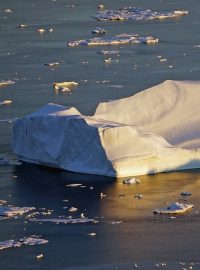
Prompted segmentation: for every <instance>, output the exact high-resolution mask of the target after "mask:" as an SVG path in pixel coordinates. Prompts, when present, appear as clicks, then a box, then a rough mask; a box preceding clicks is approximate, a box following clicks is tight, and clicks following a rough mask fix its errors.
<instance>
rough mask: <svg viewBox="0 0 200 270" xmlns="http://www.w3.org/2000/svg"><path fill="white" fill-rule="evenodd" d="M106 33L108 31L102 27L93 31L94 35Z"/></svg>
mask: <svg viewBox="0 0 200 270" xmlns="http://www.w3.org/2000/svg"><path fill="white" fill-rule="evenodd" d="M106 33H107V30H106V29H104V28H101V27H96V28H95V29H94V30H92V34H98V35H102V34H106Z"/></svg>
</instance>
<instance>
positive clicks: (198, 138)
mask: <svg viewBox="0 0 200 270" xmlns="http://www.w3.org/2000/svg"><path fill="white" fill-rule="evenodd" d="M199 105H200V81H170V80H168V81H165V82H163V83H161V84H159V85H156V86H154V87H151V88H149V89H146V90H144V91H141V92H139V93H137V94H135V95H133V96H131V97H128V98H123V99H119V100H114V101H110V102H104V103H100V104H99V106H98V107H97V109H96V112H95V114H94V115H93V116H84V115H82V114H81V113H80V112H79V111H78V110H76V109H75V108H73V107H71V108H68V107H64V106H61V105H56V104H47V105H45V106H44V107H42V108H40V109H39V110H38V111H36V112H34V113H33V114H31V115H28V116H26V117H24V118H22V119H18V120H16V121H15V123H14V126H13V141H12V148H13V151H14V153H16V154H17V155H18V156H19V158H20V160H22V161H27V162H31V163H36V164H43V165H47V166H52V167H56V168H61V169H64V170H68V171H73V172H79V173H87V174H95V175H104V176H111V177H127V176H134V175H135V176H136V175H144V174H153V173H158V172H168V171H175V170H184V169H194V168H200V150H199V149H200V125H199V123H200V116H199Z"/></svg>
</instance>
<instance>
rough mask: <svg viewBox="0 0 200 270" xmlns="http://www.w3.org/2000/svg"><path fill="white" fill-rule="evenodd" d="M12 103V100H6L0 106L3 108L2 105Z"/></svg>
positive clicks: (0, 102)
mask: <svg viewBox="0 0 200 270" xmlns="http://www.w3.org/2000/svg"><path fill="white" fill-rule="evenodd" d="M11 103H12V100H10V99H6V100H2V101H1V100H0V106H2V105H9V104H11Z"/></svg>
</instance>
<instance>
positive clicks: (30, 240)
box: [0, 235, 48, 250]
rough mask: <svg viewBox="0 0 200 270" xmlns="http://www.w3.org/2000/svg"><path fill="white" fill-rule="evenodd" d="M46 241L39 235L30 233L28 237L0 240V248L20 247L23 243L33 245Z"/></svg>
mask: <svg viewBox="0 0 200 270" xmlns="http://www.w3.org/2000/svg"><path fill="white" fill-rule="evenodd" d="M46 243H48V240H45V239H42V238H40V237H39V236H36V235H32V236H29V237H24V238H21V239H20V240H19V241H15V240H13V239H11V240H5V241H1V242H0V250H3V249H8V248H13V247H21V246H23V245H28V246H34V245H41V244H46Z"/></svg>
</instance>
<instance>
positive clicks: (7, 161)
mask: <svg viewBox="0 0 200 270" xmlns="http://www.w3.org/2000/svg"><path fill="white" fill-rule="evenodd" d="M21 164H22V163H21V162H20V161H19V160H17V159H12V160H11V159H7V158H5V157H1V156H0V165H16V166H18V165H21Z"/></svg>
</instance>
